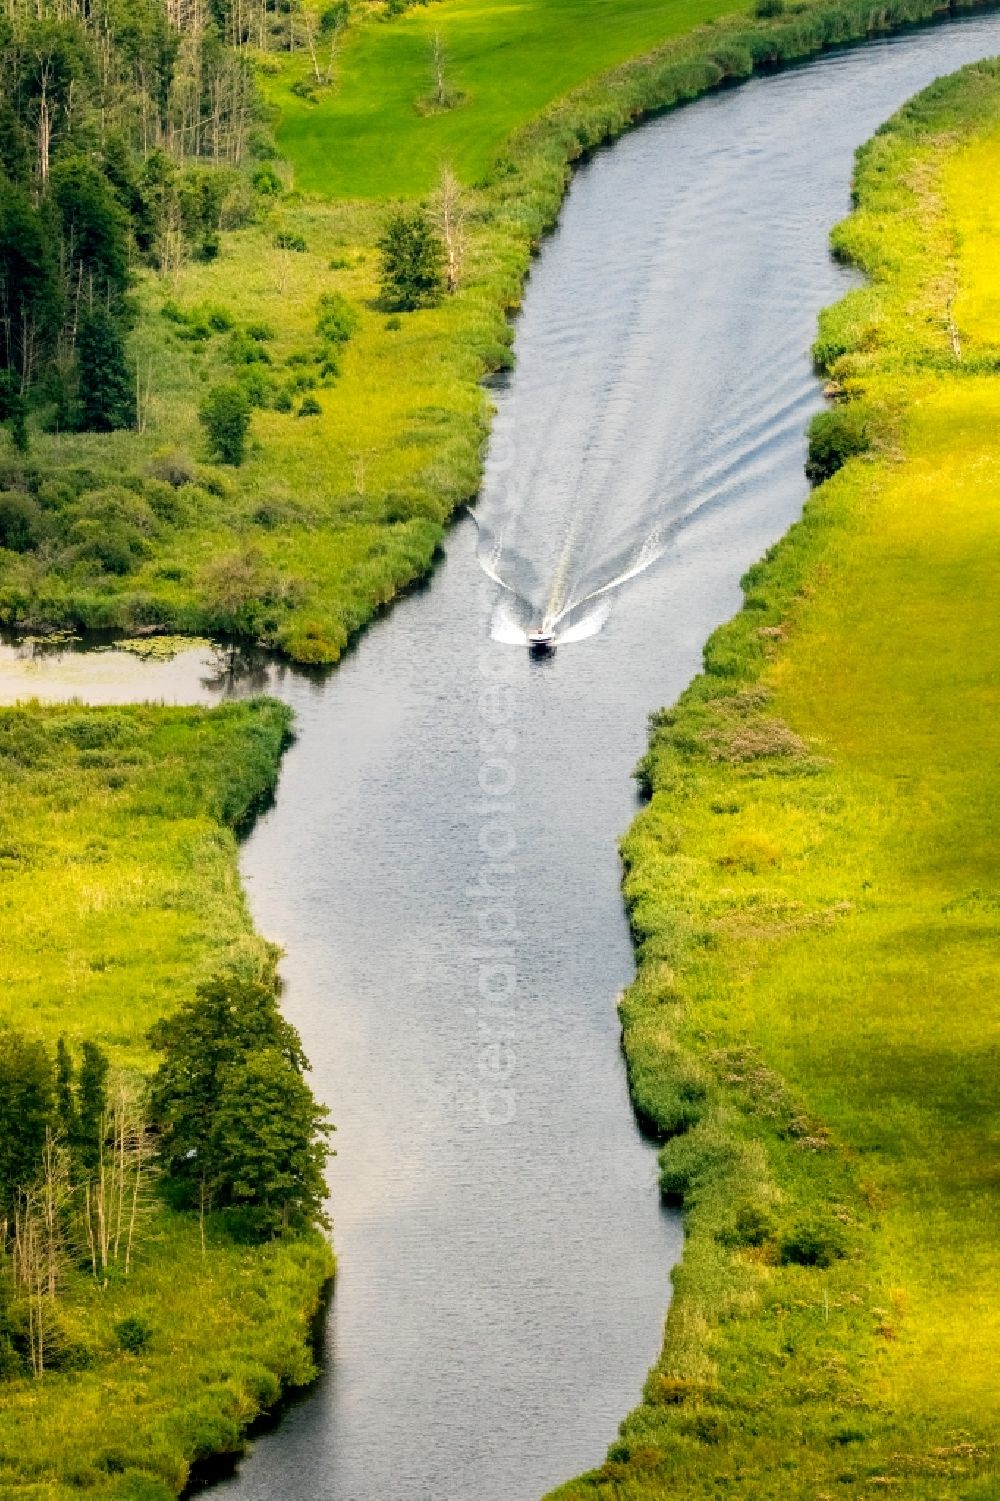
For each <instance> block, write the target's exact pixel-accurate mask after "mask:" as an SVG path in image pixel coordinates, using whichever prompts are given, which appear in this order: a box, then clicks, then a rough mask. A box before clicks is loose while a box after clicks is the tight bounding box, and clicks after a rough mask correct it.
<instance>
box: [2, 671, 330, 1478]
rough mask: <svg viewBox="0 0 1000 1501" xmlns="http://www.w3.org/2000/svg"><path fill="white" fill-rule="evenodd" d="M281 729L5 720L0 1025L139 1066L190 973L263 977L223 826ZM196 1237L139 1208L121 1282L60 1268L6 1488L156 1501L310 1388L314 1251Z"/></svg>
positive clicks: (7, 1433)
mask: <svg viewBox="0 0 1000 1501" xmlns="http://www.w3.org/2000/svg"><path fill="white" fill-rule="evenodd" d="M289 730H290V717H289V711H288V710H287V709H285V708H284V707H283V706H281V705H279V704H276V703H274V702H271V701H268V700H257V701H251V702H247V703H241V704H231V705H226V706H223V707H222V708H219V709H215V710H212V711H210V712H209V711H204V710H198V709H165V708H157V707H152V706H143V707H126V708H113V709H90V708H85V707H84V706H82V705H81V704H67V705H62V706H42V705H39V704H37V703H33V704H26V705H24V706H22V707H18V708H10V709H0V993H2V995H3V1015H2V1025H4V1026H10V1027H14V1028H18V1029H20V1030H21V1031H23V1032H25V1033H27V1034H29V1035H31V1036H35V1037H41V1038H43V1039H44V1040H45V1041H46V1042H47V1043H48V1044H49V1045H50V1046H51V1045H52V1044H54V1042H55V1040H56V1039H57V1038H58V1037H60V1036H66V1038H67V1039H68V1040H69V1042H70V1043H71V1045H72V1046H74V1047H76V1046H78V1045H79V1043H80V1042H81V1041H83V1040H84V1039H98V1040H99V1041H100V1043H101V1044H102V1046H104V1047H105V1048H107V1049H108V1051H109V1052H110V1054H111V1057H112V1061H113V1063H114V1065H115V1066H116V1067H124V1068H127V1069H131V1070H135V1071H145V1070H146V1069H148V1067H149V1065H150V1062H151V1055H150V1051H149V1048H148V1046H147V1042H146V1032H147V1030H148V1028H149V1025H150V1023H151V1022H152V1021H153V1020H155V1019H156V1018H157V1017H158V1016H160V1015H162V1014H163V1013H164V1012H166V1011H168V1010H170V1009H172V1008H173V1007H174V1006H175V1005H176V1004H177V1003H178V1002H179V1001H180V1000H182V999H186V998H187V997H189V996H190V995H191V994H192V992H193V990H194V988H195V986H196V985H197V984H198V982H199V981H201V980H204V979H206V978H208V977H209V976H211V975H212V974H214V973H215V972H217V970H218V969H219V968H220V967H222V966H231V965H235V966H237V967H241V968H246V969H247V970H249V971H250V972H254V973H256V972H259V971H262V970H266V969H268V968H269V967H270V966H271V965H272V964H273V960H274V955H273V952H272V951H271V950H270V948H269V947H268V945H267V944H265V943H264V941H263V940H262V939H261V938H259V937H258V936H257V935H256V934H255V933H254V931H253V928H252V926H251V923H250V919H249V916H248V914H247V910H246V905H245V902H244V899H243V894H242V891H241V888H240V884H239V879H238V875H237V868H236V838H235V834H234V832H233V831H234V829H235V828H236V827H237V826H239V825H240V824H242V823H243V822H244V821H245V820H246V819H247V818H248V817H249V816H250V815H251V814H252V812H253V810H254V809H255V808H256V807H257V805H258V804H259V802H260V800H261V799H262V798H265V797H266V796H267V795H268V793H269V792H270V790H271V788H272V787H273V785H274V781H275V778H276V775H277V769H278V763H279V760H280V756H281V752H282V749H283V747H284V745H285V743H286V740H287V738H288V735H289ZM205 1235H206V1239H205V1247H204V1250H203V1248H202V1243H201V1230H200V1227H199V1223H198V1217H197V1216H196V1215H192V1214H182V1213H177V1212H174V1211H172V1210H171V1209H170V1208H169V1207H168V1206H167V1204H166V1203H165V1202H163V1201H162V1200H161V1199H160V1198H159V1197H156V1196H154V1197H153V1198H152V1199H151V1200H150V1201H149V1203H148V1205H147V1208H146V1213H145V1217H144V1220H143V1224H142V1228H141V1232H140V1234H139V1236H138V1238H137V1243H136V1252H135V1258H134V1266H133V1270H132V1273H131V1275H130V1276H129V1278H128V1279H127V1280H126V1279H123V1278H121V1277H120V1276H116V1277H114V1278H112V1280H111V1284H110V1285H109V1286H108V1287H106V1288H101V1287H100V1286H99V1285H98V1283H97V1282H96V1281H95V1280H94V1279H93V1277H92V1276H91V1275H90V1273H89V1270H88V1267H87V1265H86V1257H85V1256H84V1257H81V1259H80V1260H79V1261H76V1260H71V1261H70V1264H69V1266H68V1268H67V1271H66V1277H65V1284H64V1287H63V1290H62V1293H61V1296H60V1298H59V1303H58V1310H57V1311H58V1319H59V1328H60V1334H59V1357H58V1361H57V1364H58V1365H59V1366H60V1368H59V1369H54V1370H52V1371H50V1372H49V1374H47V1375H46V1376H45V1378H44V1379H43V1380H41V1381H37V1380H35V1379H33V1378H30V1377H27V1376H25V1377H21V1378H16V1377H15V1378H13V1379H5V1380H4V1381H3V1383H2V1384H0V1494H2V1495H3V1496H4V1497H11V1498H14V1497H18V1498H22V1497H23V1498H29V1497H30V1498H32V1501H35V1498H42V1497H44V1498H45V1501H56V1498H58V1501H62V1498H65V1497H69V1496H76V1495H79V1494H81V1493H85V1494H87V1495H92V1496H95V1497H97V1496H100V1497H123V1498H124V1497H129V1498H133V1501H134V1498H140V1497H141V1498H142V1501H161V1498H166V1497H168V1496H174V1495H176V1494H177V1493H178V1492H179V1491H180V1490H181V1488H182V1487H183V1485H184V1483H185V1479H186V1477H187V1474H188V1468H189V1465H190V1463H191V1462H192V1461H193V1460H194V1459H196V1458H198V1457H199V1456H203V1455H206V1454H209V1453H213V1452H216V1451H219V1450H235V1449H238V1447H239V1444H240V1442H241V1436H242V1434H243V1432H244V1430H245V1428H246V1426H247V1425H248V1423H249V1422H250V1421H252V1419H253V1418H254V1417H255V1416H256V1415H257V1414H258V1413H259V1412H260V1410H261V1409H262V1408H263V1407H267V1406H270V1405H272V1404H273V1403H274V1402H275V1401H276V1400H277V1398H278V1397H279V1396H280V1394H281V1392H282V1391H283V1390H284V1389H285V1388H286V1387H288V1386H291V1385H296V1384H301V1383H302V1382H305V1381H307V1380H309V1379H310V1378H311V1376H312V1375H313V1373H314V1367H313V1360H312V1354H311V1346H310V1320H311V1318H312V1315H313V1313H314V1312H315V1309H316V1307H317V1305H318V1302H319V1299H320V1295H321V1290H322V1287H323V1284H324V1283H325V1281H326V1280H327V1279H328V1277H329V1275H330V1269H331V1258H330V1251H329V1248H328V1246H327V1245H326V1244H325V1242H324V1240H323V1239H322V1238H321V1237H320V1236H318V1235H308V1236H301V1237H298V1238H294V1239H290V1240H283V1241H278V1242H275V1243H273V1244H270V1245H265V1246H259V1245H258V1246H254V1245H248V1244H241V1243H240V1242H239V1241H237V1240H236V1239H234V1237H233V1236H232V1235H231V1234H230V1233H229V1231H228V1229H227V1226H226V1224H225V1223H224V1221H223V1220H222V1218H221V1217H219V1216H213V1215H209V1216H208V1219H207V1222H206V1226H205ZM137 1329H140V1330H142V1331H143V1338H142V1339H141V1340H137V1339H136V1338H135V1337H129V1331H130V1330H131V1331H133V1335H134V1331H135V1330H137ZM123 1330H124V1331H125V1335H124V1336H123V1332H122V1331H123Z"/></svg>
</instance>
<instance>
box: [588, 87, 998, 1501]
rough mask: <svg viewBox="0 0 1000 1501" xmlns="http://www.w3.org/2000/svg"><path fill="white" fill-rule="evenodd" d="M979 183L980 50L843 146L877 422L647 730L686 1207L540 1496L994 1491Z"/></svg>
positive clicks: (655, 1090) (986, 262)
mask: <svg viewBox="0 0 1000 1501" xmlns="http://www.w3.org/2000/svg"><path fill="white" fill-rule="evenodd" d="M998 182H1000V66H998V65H997V64H984V65H980V66H979V67H976V68H972V69H968V70H965V71H964V72H963V73H962V74H959V75H956V76H955V77H954V78H953V79H951V80H947V81H945V82H944V83H941V84H938V85H935V86H934V87H933V88H932V89H931V90H929V91H927V93H926V94H924V95H922V96H920V97H919V98H918V99H917V100H916V101H915V102H914V103H913V104H912V105H911V106H909V107H907V109H906V110H904V111H903V112H902V114H901V115H900V116H899V117H897V118H896V119H895V120H894V121H893V122H892V124H891V126H890V127H889V128H888V129H887V130H885V131H884V132H883V133H882V134H880V135H879V136H878V137H876V139H875V141H874V142H873V143H872V144H871V145H870V147H868V148H866V150H865V152H864V153H863V154H862V157H861V160H860V163H859V169H858V177H857V184H856V186H857V194H858V201H859V208H858V212H857V213H856V215H855V216H854V217H853V218H852V219H851V220H848V221H847V222H846V224H845V225H844V226H842V227H841V228H840V230H839V231H838V234H837V243H838V245H839V246H840V247H841V249H842V251H843V252H844V253H845V254H848V255H850V256H852V257H853V258H855V259H856V260H858V261H859V263H860V264H861V265H862V266H864V267H865V268H866V269H867V270H868V271H869V272H870V273H871V274H872V277H873V280H872V281H871V283H870V284H869V285H868V286H867V287H865V288H862V289H859V290H858V291H857V292H854V293H852V294H850V295H849V297H848V298H847V299H846V300H845V302H844V303H842V304H840V305H839V306H838V307H837V308H835V309H833V310H832V311H831V313H830V314H828V315H827V316H826V317H825V318H824V321H823V328H822V331H821V347H822V348H823V350H824V351H825V358H826V360H827V369H828V373H829V375H830V378H831V380H832V382H833V383H834V386H835V388H837V389H839V391H840V392H841V394H842V396H843V397H848V396H850V397H851V398H853V399H855V400H858V401H863V402H865V403H866V404H867V406H868V409H869V410H870V412H871V414H872V431H873V432H874V433H875V434H877V439H876V443H875V446H874V448H873V449H872V451H870V452H869V453H868V454H867V455H865V456H861V457H856V458H854V459H852V460H851V461H849V462H848V463H847V465H846V466H845V467H844V468H842V469H841V470H840V472H839V473H838V474H836V475H835V476H834V477H833V478H832V479H830V480H828V481H827V483H826V484H825V485H824V486H822V487H821V489H820V490H819V491H818V492H817V493H816V495H815V496H814V497H813V499H812V500H811V502H810V504H809V507H808V508H807V512H806V515H805V517H804V519H803V521H802V522H801V523H799V524H798V525H797V526H796V527H794V528H793V529H792V531H791V532H790V533H789V535H788V537H787V538H786V539H785V541H784V542H782V543H781V544H779V546H778V547H777V548H775V549H774V550H773V552H772V554H771V555H770V556H769V558H768V559H767V560H766V561H765V562H764V563H763V564H761V565H759V566H757V567H755V568H754V569H753V570H751V573H750V574H749V575H748V577H747V579H746V581H745V587H746V592H747V606H746V609H745V610H744V612H743V613H742V614H741V615H740V616H738V617H737V618H736V620H735V621H733V622H732V623H731V624H730V625H729V626H727V627H724V628H723V629H722V630H721V631H720V632H719V633H717V635H716V636H715V637H714V638H713V640H712V641H711V642H710V643H709V646H708V649H707V652H706V667H707V671H706V674H705V675H704V676H703V677H702V678H700V679H698V680H697V681H696V683H695V684H694V685H693V686H692V688H691V689H690V690H689V691H688V693H687V694H686V695H685V696H684V698H683V699H682V700H681V702H680V704H679V705H678V707H677V708H676V710H674V711H672V712H671V713H670V714H665V715H661V716H660V717H659V719H658V721H657V724H656V727H655V729H654V734H653V739H652V746H651V751H650V754H649V757H648V759H647V762H646V763H645V766H644V776H645V778H646V780H647V781H648V783H649V784H650V785H651V786H652V788H653V789H654V792H653V797H652V802H651V804H650V806H649V808H648V810H647V811H645V812H644V813H643V814H642V815H640V817H639V819H638V820H637V822H636V824H635V826H634V827H633V829H632V831H631V833H630V834H629V836H628V838H627V840H626V841H625V846H624V852H625V860H626V867H627V880H626V892H627V896H628V900H629V904H630V909H631V913H632V919H633V923H634V925H635V929H636V932H637V936H638V939H639V943H640V959H641V965H640V972H639V977H638V979H637V982H636V985H635V987H634V988H633V990H632V992H631V993H630V994H629V995H628V996H627V997H626V1000H625V1003H624V1006H623V1019H624V1024H625V1044H626V1051H627V1054H628V1058H629V1064H630V1069H631V1073H632V1080H633V1087H634V1090H635V1094H636V1099H637V1103H638V1105H639V1107H640V1109H641V1110H642V1112H643V1114H644V1115H645V1117H646V1118H647V1120H648V1121H649V1122H650V1124H651V1125H652V1126H653V1127H654V1128H657V1129H659V1130H660V1131H661V1132H662V1133H663V1134H664V1135H668V1136H670V1135H671V1133H677V1132H679V1133H680V1134H675V1135H672V1138H671V1140H669V1141H668V1143H667V1145H666V1146H665V1148H664V1151H663V1156H662V1171H663V1183H664V1187H665V1189H666V1190H667V1192H668V1194H669V1195H670V1196H671V1197H677V1198H683V1199H684V1202H685V1204H686V1212H687V1228H688V1239H687V1245H686V1250H685V1257H684V1261H683V1262H682V1264H681V1266H680V1268H679V1269H678V1271H677V1274H676V1285H677V1293H676V1298H675V1302H674V1304H673V1306H672V1308H671V1310H670V1314H669V1318H668V1324H667V1332H666V1340H665V1345H664V1352H663V1356H662V1359H661V1362H660V1364H659V1365H658V1367H657V1368H656V1369H655V1370H654V1372H653V1373H652V1375H651V1377H650V1380H649V1383H648V1385H647V1390H646V1400H645V1402H644V1404H643V1406H642V1407H640V1408H639V1409H637V1411H636V1412H635V1413H634V1414H633V1415H632V1416H631V1417H630V1418H629V1419H628V1421H627V1423H626V1424H625V1426H624V1429H623V1436H622V1441H621V1443H620V1444H618V1445H617V1446H616V1447H615V1448H614V1449H613V1450H612V1452H611V1455H610V1457H609V1461H608V1463H607V1464H606V1465H605V1466H604V1467H603V1469H602V1470H601V1471H599V1472H596V1473H595V1474H594V1475H592V1476H589V1477H585V1478H584V1479H583V1480H581V1481H577V1482H574V1483H572V1484H570V1485H568V1486H566V1487H564V1488H563V1489H562V1490H561V1491H560V1492H559V1493H558V1494H559V1496H560V1498H561V1501H583V1498H584V1497H590V1496H600V1497H602V1498H612V1497H613V1498H615V1501H624V1498H634V1501H640V1498H641V1501H661V1498H666V1497H668V1496H669V1497H671V1498H674V1501H680V1498H688V1497H691V1498H694V1497H699V1498H700V1497H708V1496H713V1497H717V1496H720V1495H723V1496H733V1497H740V1498H741V1501H765V1498H766V1501H772V1498H773V1501H778V1498H781V1501H798V1498H801V1501H805V1498H810V1501H816V1498H818V1497H824V1498H825V1497H834V1496H840V1495H851V1496H856V1497H865V1498H868V1501H873V1498H875V1497H877V1496H884V1495H892V1496H898V1497H906V1498H914V1501H915V1498H920V1501H992V1498H995V1497H997V1496H998V1495H1000V1447H998V1435H1000V1308H998V1306H997V1300H996V1288H997V1286H998V1284H1000V1196H998V1188H1000V1181H998V1180H1000V1171H998V1152H997V1146H998V1138H1000V1093H998V1090H997V1079H998V1078H1000V1006H998V1001H997V984H996V981H997V963H996V956H997V951H998V938H1000V892H998V884H1000V883H998V874H1000V837H998V834H1000V830H998V824H1000V819H998V814H997V760H996V744H997V741H996V724H997V708H998V703H997V699H998V671H997V647H996V643H997V640H998V639H1000V598H998V591H997V588H996V580H997V577H998V575H1000V374H998V371H1000V318H998V300H997V299H998V291H1000V276H998V272H997V266H998V264H1000V260H998V256H1000V188H998V187H997V184H998Z"/></svg>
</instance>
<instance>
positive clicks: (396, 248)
mask: <svg viewBox="0 0 1000 1501" xmlns="http://www.w3.org/2000/svg"><path fill="white" fill-rule="evenodd" d="M379 250H380V251H381V254H382V301H383V303H384V304H385V306H386V307H388V308H391V309H393V310H394V311H396V312H412V311H413V309H414V308H419V307H425V306H427V304H428V303H432V302H434V301H435V300H436V299H437V297H438V295H439V294H440V292H441V288H442V285H443V278H442V266H443V264H444V251H443V249H442V246H441V241H440V239H439V238H438V235H437V233H436V232H435V230H434V226H433V225H432V224H431V221H430V219H429V218H428V216H427V214H426V213H425V212H424V211H423V209H420V208H417V209H412V210H409V211H407V210H405V209H399V210H397V211H396V213H394V214H393V215H392V216H391V217H390V218H389V220H388V222H387V224H386V226H385V229H384V231H383V233H382V237H381V239H380V240H379Z"/></svg>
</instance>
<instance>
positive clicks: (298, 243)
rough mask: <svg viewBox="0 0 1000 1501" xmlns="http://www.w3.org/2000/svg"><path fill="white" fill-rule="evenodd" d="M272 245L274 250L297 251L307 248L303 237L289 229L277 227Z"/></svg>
mask: <svg viewBox="0 0 1000 1501" xmlns="http://www.w3.org/2000/svg"><path fill="white" fill-rule="evenodd" d="M274 246H275V249H276V250H297V251H299V252H301V251H304V250H306V249H307V248H308V247H307V245H306V242H305V240H304V239H303V237H302V236H301V235H297V234H296V233H295V232H294V230H291V229H279V231H278V233H277V234H276V235H275V237H274Z"/></svg>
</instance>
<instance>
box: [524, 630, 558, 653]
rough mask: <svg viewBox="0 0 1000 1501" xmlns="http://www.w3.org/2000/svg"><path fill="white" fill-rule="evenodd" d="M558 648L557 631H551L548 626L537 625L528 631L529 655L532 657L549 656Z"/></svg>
mask: <svg viewBox="0 0 1000 1501" xmlns="http://www.w3.org/2000/svg"><path fill="white" fill-rule="evenodd" d="M555 649H556V633H555V631H550V630H549V629H548V627H547V626H544V625H539V626H536V627H535V629H534V630H533V631H529V632H528V655H529V656H531V657H548V656H551V655H552V653H553V652H554V651H555Z"/></svg>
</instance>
